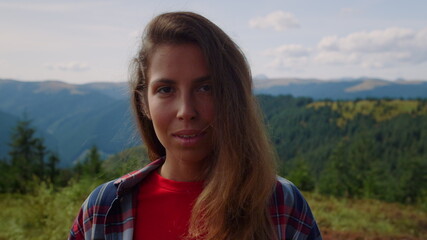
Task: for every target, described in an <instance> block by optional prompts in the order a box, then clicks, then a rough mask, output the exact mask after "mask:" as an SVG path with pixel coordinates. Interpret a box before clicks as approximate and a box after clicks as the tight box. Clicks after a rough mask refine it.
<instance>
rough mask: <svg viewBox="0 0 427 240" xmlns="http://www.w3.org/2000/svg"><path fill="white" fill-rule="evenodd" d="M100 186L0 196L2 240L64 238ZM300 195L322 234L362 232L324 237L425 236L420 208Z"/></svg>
mask: <svg viewBox="0 0 427 240" xmlns="http://www.w3.org/2000/svg"><path fill="white" fill-rule="evenodd" d="M99 184H100V180H95V181H94V180H88V179H86V180H81V181H80V182H78V183H76V184H73V185H71V186H68V187H66V188H63V189H60V190H59V191H53V190H52V189H50V188H49V187H47V186H45V185H40V186H39V189H38V190H37V191H36V193H34V194H31V195H17V194H2V195H0V209H2V211H0V240H5V239H16V240H20V239H52V240H54V239H66V238H67V236H68V232H69V229H70V227H71V225H72V222H73V220H74V218H75V216H76V215H77V212H78V210H79V208H80V206H81V204H82V203H83V201H84V199H85V198H86V196H87V195H88V194H89V192H90V191H91V190H93V189H94V188H95V187H96V186H97V185H99ZM304 195H305V197H306V198H307V201H308V202H309V204H310V206H311V208H312V210H313V212H314V215H315V217H316V219H317V222H318V224H319V226H320V229H321V231H322V233H323V234H324V235H326V234H325V233H330V232H333V233H347V234H353V235H356V236H363V237H362V238H361V237H358V238H350V237H348V236H349V235H345V237H335V238H325V239H370V238H366V237H369V236H371V237H375V238H372V239H426V238H425V237H424V236H427V212H426V211H423V210H421V208H419V207H416V206H407V205H402V204H395V203H385V202H381V201H377V200H354V199H346V198H334V197H327V196H322V195H319V194H316V193H309V192H306V193H304ZM340 236H342V235H340ZM423 237H424V238H423Z"/></svg>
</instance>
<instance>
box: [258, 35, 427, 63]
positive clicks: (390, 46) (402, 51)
mask: <svg viewBox="0 0 427 240" xmlns="http://www.w3.org/2000/svg"><path fill="white" fill-rule="evenodd" d="M264 54H265V55H267V56H271V57H272V60H271V62H270V64H269V66H270V67H274V68H284V69H290V68H299V67H301V66H305V67H307V65H309V64H312V65H346V66H352V67H359V68H364V69H385V68H393V67H402V66H405V65H406V66H411V65H417V64H422V63H426V62H427V28H425V29H421V30H413V29H405V28H388V29H384V30H375V31H363V32H355V33H351V34H349V35H347V36H343V37H339V36H328V37H324V38H322V39H321V40H320V41H319V43H318V44H317V46H316V47H314V48H309V47H306V46H302V45H283V46H280V47H278V48H275V49H270V50H267V51H266V52H265V53H264Z"/></svg>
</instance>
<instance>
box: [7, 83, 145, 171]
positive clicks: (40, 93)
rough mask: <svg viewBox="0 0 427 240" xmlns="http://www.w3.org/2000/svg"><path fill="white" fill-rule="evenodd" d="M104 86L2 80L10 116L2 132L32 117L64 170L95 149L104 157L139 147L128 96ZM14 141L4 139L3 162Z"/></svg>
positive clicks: (34, 124)
mask: <svg viewBox="0 0 427 240" xmlns="http://www.w3.org/2000/svg"><path fill="white" fill-rule="evenodd" d="M103 85H104V84H103ZM107 85H108V84H107ZM99 86H101V84H100V85H97V84H87V85H73V84H68V83H63V82H57V81H47V82H19V81H13V80H0V111H2V112H3V113H5V114H8V116H9V117H3V115H4V114H3V115H0V117H1V118H0V119H1V122H2V124H1V125H2V126H1V127H0V128H1V129H3V130H2V131H3V132H6V131H10V129H9V130H6V128H10V126H9V125H10V124H3V121H6V119H9V120H7V121H9V122H10V121H11V120H10V119H11V118H15V119H19V118H21V117H22V116H23V115H25V116H27V117H28V118H29V119H30V120H32V124H33V126H34V127H35V128H36V129H37V132H38V134H39V135H41V137H43V139H44V140H45V143H46V145H47V147H48V148H49V149H50V150H52V151H55V152H58V154H59V155H60V157H61V166H69V165H71V164H72V162H73V161H75V160H76V159H78V158H79V157H80V156H81V155H82V154H84V153H85V152H86V150H87V149H89V148H90V147H91V146H92V145H97V147H98V148H99V149H100V150H101V152H102V153H103V154H112V153H116V152H118V151H121V150H123V149H126V148H127V147H130V146H134V145H136V144H137V143H138V142H137V141H134V140H133V139H137V138H135V137H133V135H134V133H133V132H134V130H133V127H132V116H131V114H130V111H129V103H128V100H127V96H126V95H120V94H118V93H119V91H121V90H118V89H120V88H118V87H117V85H116V84H111V85H110V86H115V88H116V89H115V90H112V88H101V87H99ZM122 86H124V84H122ZM105 89H107V90H105ZM104 90H105V92H104ZM3 119H5V120H3ZM5 135H6V137H4V136H5ZM4 138H6V140H5V139H4ZM8 139H9V134H2V138H1V139H0V140H1V141H2V142H1V146H2V148H0V150H2V151H1V152H0V157H4V156H5V155H6V154H7V150H4V149H7V141H8Z"/></svg>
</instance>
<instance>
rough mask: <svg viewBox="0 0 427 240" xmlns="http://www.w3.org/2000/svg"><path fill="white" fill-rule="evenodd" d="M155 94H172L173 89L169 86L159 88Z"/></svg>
mask: <svg viewBox="0 0 427 240" xmlns="http://www.w3.org/2000/svg"><path fill="white" fill-rule="evenodd" d="M156 92H157V93H161V94H168V93H172V92H173V88H172V87H169V86H164V87H159V88H157V91H156Z"/></svg>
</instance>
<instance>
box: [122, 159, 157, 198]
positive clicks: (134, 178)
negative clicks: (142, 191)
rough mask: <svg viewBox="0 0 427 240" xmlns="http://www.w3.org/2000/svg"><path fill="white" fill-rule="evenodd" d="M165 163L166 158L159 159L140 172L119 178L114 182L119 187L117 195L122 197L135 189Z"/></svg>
mask: <svg viewBox="0 0 427 240" xmlns="http://www.w3.org/2000/svg"><path fill="white" fill-rule="evenodd" d="M164 162H165V158H164V157H162V158H159V159H157V160H155V161H153V162H151V163H150V164H148V165H147V166H145V167H143V168H141V169H139V170H136V171H133V172H130V173H128V174H126V175H124V176H122V177H120V178H118V179H117V180H116V181H114V185H115V186H116V187H117V195H118V196H122V195H123V194H125V193H127V192H128V191H129V190H130V189H132V188H133V187H135V185H137V184H138V183H140V182H141V181H142V179H144V178H145V177H146V176H147V175H148V174H149V173H151V172H152V171H154V170H156V169H157V168H159V167H160V166H162V165H163V163H164Z"/></svg>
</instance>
